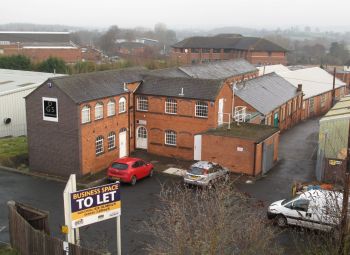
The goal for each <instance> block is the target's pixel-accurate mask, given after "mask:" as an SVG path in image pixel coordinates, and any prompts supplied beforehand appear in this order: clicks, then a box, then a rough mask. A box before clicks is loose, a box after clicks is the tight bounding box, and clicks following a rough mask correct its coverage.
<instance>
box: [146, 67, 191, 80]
mask: <svg viewBox="0 0 350 255" xmlns="http://www.w3.org/2000/svg"><path fill="white" fill-rule="evenodd" d="M151 75H153V76H160V77H169V78H170V77H173V78H176V77H178V78H179V77H182V78H190V76H189V75H187V74H186V73H184V72H183V71H181V70H180V69H179V68H177V67H175V68H165V69H156V70H152V71H151Z"/></svg>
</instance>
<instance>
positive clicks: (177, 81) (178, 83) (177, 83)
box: [136, 76, 224, 101]
mask: <svg viewBox="0 0 350 255" xmlns="http://www.w3.org/2000/svg"><path fill="white" fill-rule="evenodd" d="M223 84H224V83H223V82H222V81H221V80H208V79H192V78H180V77H178V78H176V77H175V78H174V77H173V78H171V77H170V78H169V77H157V76H147V77H145V78H144V81H143V82H142V83H141V85H140V86H139V87H138V89H137V90H136V94H143V95H158V96H166V97H183V98H190V99H199V100H208V101H215V99H216V97H217V95H218V93H219V91H220V89H221V88H222V86H223ZM182 92H183V95H181V93H182Z"/></svg>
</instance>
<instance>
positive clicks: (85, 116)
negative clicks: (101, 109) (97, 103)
mask: <svg viewBox="0 0 350 255" xmlns="http://www.w3.org/2000/svg"><path fill="white" fill-rule="evenodd" d="M88 122H90V106H89V105H85V106H84V107H83V108H82V109H81V123H83V124H84V123H88Z"/></svg>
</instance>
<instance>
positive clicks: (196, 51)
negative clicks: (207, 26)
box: [191, 48, 200, 53]
mask: <svg viewBox="0 0 350 255" xmlns="http://www.w3.org/2000/svg"><path fill="white" fill-rule="evenodd" d="M199 51H200V50H199V49H198V48H192V49H191V53H199Z"/></svg>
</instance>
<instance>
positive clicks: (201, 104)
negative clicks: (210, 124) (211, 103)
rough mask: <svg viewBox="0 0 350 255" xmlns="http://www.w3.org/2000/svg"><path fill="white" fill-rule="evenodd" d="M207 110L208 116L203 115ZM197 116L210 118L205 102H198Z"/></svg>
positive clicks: (196, 107) (196, 106)
mask: <svg viewBox="0 0 350 255" xmlns="http://www.w3.org/2000/svg"><path fill="white" fill-rule="evenodd" d="M205 109H206V113H207V114H206V115H204V114H202V113H204V111H205ZM194 112H195V116H196V117H198V118H208V103H207V102H205V101H197V102H196V105H195V109H194Z"/></svg>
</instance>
